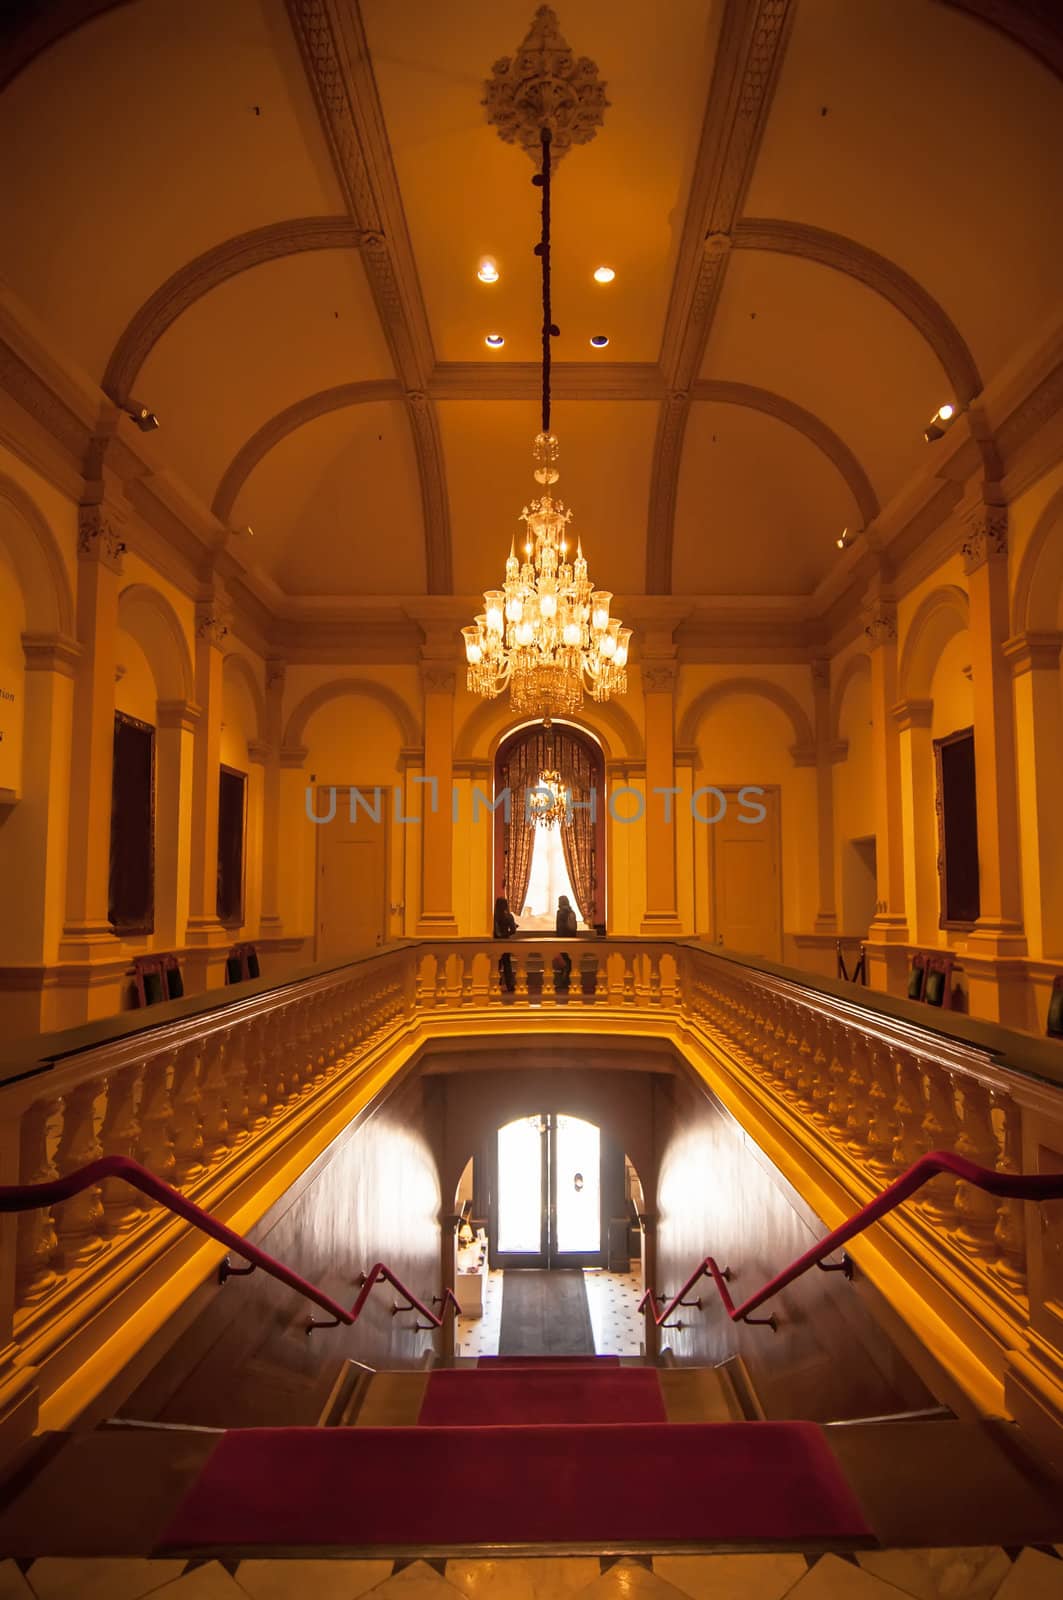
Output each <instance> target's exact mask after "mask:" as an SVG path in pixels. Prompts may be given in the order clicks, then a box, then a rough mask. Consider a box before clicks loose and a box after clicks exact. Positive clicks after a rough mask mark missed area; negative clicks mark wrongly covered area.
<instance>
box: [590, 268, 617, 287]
mask: <svg viewBox="0 0 1063 1600" xmlns="http://www.w3.org/2000/svg"><path fill="white" fill-rule="evenodd" d="M615 277H616V273H615V272H614V271H613V269H612V267H595V269H594V281H595V283H612V281H613V279H614V278H615Z"/></svg>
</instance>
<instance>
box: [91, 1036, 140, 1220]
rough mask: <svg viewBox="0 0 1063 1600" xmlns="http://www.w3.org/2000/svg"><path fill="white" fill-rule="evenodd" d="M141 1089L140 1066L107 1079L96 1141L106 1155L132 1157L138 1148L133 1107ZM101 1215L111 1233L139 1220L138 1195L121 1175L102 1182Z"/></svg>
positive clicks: (135, 1116) (136, 1123)
mask: <svg viewBox="0 0 1063 1600" xmlns="http://www.w3.org/2000/svg"><path fill="white" fill-rule="evenodd" d="M143 1088H144V1068H143V1067H142V1066H136V1067H123V1068H122V1070H121V1071H120V1072H112V1074H111V1076H110V1077H109V1078H108V1080H107V1109H106V1111H105V1112H104V1117H103V1126H102V1127H101V1128H100V1144H101V1145H102V1146H103V1153H104V1155H107V1156H127V1157H129V1159H130V1160H136V1156H137V1151H138V1150H139V1148H140V1122H139V1120H138V1117H137V1110H138V1107H139V1105H140V1100H141V1096H142V1093H143ZM103 1215H104V1220H105V1222H106V1224H107V1228H108V1230H109V1231H110V1232H112V1233H120V1232H122V1231H123V1229H126V1228H132V1227H133V1226H134V1224H135V1223H137V1222H139V1221H140V1220H141V1216H142V1211H141V1206H140V1195H139V1193H138V1191H137V1190H136V1189H131V1188H130V1186H129V1184H128V1183H126V1182H125V1180H124V1179H122V1178H107V1179H106V1180H105V1182H104V1185H103Z"/></svg>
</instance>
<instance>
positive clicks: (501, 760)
mask: <svg viewBox="0 0 1063 1600" xmlns="http://www.w3.org/2000/svg"><path fill="white" fill-rule="evenodd" d="M547 772H557V773H559V774H560V777H561V782H562V785H563V787H564V789H565V790H566V791H567V792H568V793H569V794H570V795H571V797H572V800H573V812H572V816H571V819H570V820H569V821H568V822H566V823H565V824H564V825H563V826H559V827H558V830H557V838H558V839H559V841H560V843H561V846H562V849H563V851H564V860H565V867H566V869H567V872H568V881H569V883H570V884H571V886H572V893H573V895H574V897H575V898H574V902H573V903H574V904H575V906H576V907H577V910H578V914H579V915H581V916H582V917H583V920H584V922H586V923H588V924H590V926H591V927H595V926H602V925H604V923H605V901H606V871H607V868H606V862H607V855H608V853H607V850H606V837H605V836H606V817H605V754H604V751H603V749H602V746H601V743H600V742H599V741H598V740H597V739H595V738H593V737H592V736H591V735H590V734H588V733H587V732H586V731H585V730H584V729H583V728H579V727H577V726H575V725H574V724H571V723H568V722H565V721H555V722H554V723H553V724H552V725H551V726H550V727H549V728H545V727H543V726H542V725H541V724H539V723H531V724H529V725H528V726H526V727H523V728H518V729H515V730H514V731H513V732H512V733H511V734H509V735H508V736H507V737H506V738H505V739H503V740H502V742H501V743H500V744H499V746H498V749H497V750H496V752H495V760H494V780H495V781H494V792H495V794H496V795H502V794H504V793H505V792H506V791H507V790H508V791H509V794H510V806H509V816H508V818H507V817H506V815H505V808H504V807H500V808H499V810H497V811H496V812H495V814H494V823H495V825H494V894H495V898H496V899H497V898H498V897H499V896H502V895H504V896H506V897H507V898H508V900H509V902H510V909H511V911H512V912H513V915H514V916H515V917H520V916H521V913H522V907H523V906H524V902H525V897H526V895H527V894H528V890H529V886H530V883H531V882H532V880H533V878H534V874H533V873H532V866H533V856H534V853H535V850H536V847H537V846H538V845H539V844H541V842H542V841H541V840H540V837H539V831H540V830H539V826H538V824H537V823H536V822H534V821H533V820H532V819H531V818H530V817H529V815H528V807H529V806H530V805H531V804H533V803H534V796H533V797H532V799H531V800H529V798H528V791H529V790H531V791H534V789H535V788H536V787H537V785H538V784H539V783H540V780H541V778H542V777H543V775H544V774H545V773H547ZM529 875H531V877H530V876H529Z"/></svg>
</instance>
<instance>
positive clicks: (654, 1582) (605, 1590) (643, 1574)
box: [577, 1561, 686, 1600]
mask: <svg viewBox="0 0 1063 1600" xmlns="http://www.w3.org/2000/svg"><path fill="white" fill-rule="evenodd" d="M577 1593H578V1600H686V1597H685V1596H684V1594H683V1591H682V1589H677V1588H676V1587H675V1585H674V1584H671V1583H668V1582H667V1581H666V1580H665V1579H664V1578H659V1577H658V1576H657V1575H656V1573H654V1572H647V1570H646V1568H645V1567H643V1566H640V1565H639V1564H638V1562H635V1561H618V1562H617V1563H616V1565H615V1566H613V1567H610V1568H609V1571H608V1572H603V1573H602V1575H601V1577H600V1578H597V1579H596V1580H595V1581H594V1582H593V1583H589V1584H588V1585H587V1587H586V1588H585V1589H580V1590H578V1591H577Z"/></svg>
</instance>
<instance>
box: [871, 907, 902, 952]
mask: <svg viewBox="0 0 1063 1600" xmlns="http://www.w3.org/2000/svg"><path fill="white" fill-rule="evenodd" d="M910 942H911V940H910V937H909V933H908V918H907V917H906V916H904V915H903V914H898V913H897V912H894V911H882V912H880V913H879V914H878V916H875V917H872V919H871V925H870V927H869V928H868V930H867V940H866V943H867V944H868V945H875V944H909V943H910Z"/></svg>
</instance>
